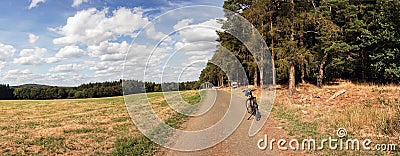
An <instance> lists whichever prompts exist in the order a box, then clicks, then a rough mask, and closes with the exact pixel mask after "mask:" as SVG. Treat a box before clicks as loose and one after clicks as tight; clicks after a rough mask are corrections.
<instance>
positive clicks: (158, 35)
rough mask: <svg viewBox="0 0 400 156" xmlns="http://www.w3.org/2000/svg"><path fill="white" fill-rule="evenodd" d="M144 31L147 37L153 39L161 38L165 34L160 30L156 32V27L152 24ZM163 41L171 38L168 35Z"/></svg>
mask: <svg viewBox="0 0 400 156" xmlns="http://www.w3.org/2000/svg"><path fill="white" fill-rule="evenodd" d="M145 32H146V35H147V37H149V38H151V39H154V40H161V39H163V38H164V37H166V36H167V35H166V34H164V33H162V32H157V31H156V28H155V27H154V25H153V24H151V25H149V26H147V27H146V30H145ZM165 41H171V39H170V38H169V37H166V38H165Z"/></svg>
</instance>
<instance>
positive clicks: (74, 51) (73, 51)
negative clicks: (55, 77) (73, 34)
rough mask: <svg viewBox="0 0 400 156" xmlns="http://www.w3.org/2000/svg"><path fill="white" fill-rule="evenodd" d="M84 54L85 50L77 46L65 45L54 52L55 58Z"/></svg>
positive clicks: (77, 56)
mask: <svg viewBox="0 0 400 156" xmlns="http://www.w3.org/2000/svg"><path fill="white" fill-rule="evenodd" d="M84 54H85V51H84V50H82V49H80V48H79V47H78V46H65V47H63V48H61V49H60V50H59V51H58V53H57V54H56V57H57V58H79V57H82V56H83V55H84Z"/></svg>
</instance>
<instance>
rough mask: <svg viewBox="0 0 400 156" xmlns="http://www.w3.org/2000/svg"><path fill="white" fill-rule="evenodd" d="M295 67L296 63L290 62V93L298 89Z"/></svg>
mask: <svg viewBox="0 0 400 156" xmlns="http://www.w3.org/2000/svg"><path fill="white" fill-rule="evenodd" d="M295 84H296V80H295V68H294V63H290V68H289V95H293V94H294V92H295V91H296V86H295Z"/></svg>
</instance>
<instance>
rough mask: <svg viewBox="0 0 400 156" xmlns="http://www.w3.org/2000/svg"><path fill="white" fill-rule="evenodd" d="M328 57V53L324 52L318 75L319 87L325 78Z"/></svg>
mask: <svg viewBox="0 0 400 156" xmlns="http://www.w3.org/2000/svg"><path fill="white" fill-rule="evenodd" d="M327 59H328V53H325V54H324V57H323V58H322V60H321V63H320V64H319V74H318V76H317V87H320V88H321V87H322V80H323V79H324V68H325V63H326V60H327Z"/></svg>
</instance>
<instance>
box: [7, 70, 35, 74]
mask: <svg viewBox="0 0 400 156" xmlns="http://www.w3.org/2000/svg"><path fill="white" fill-rule="evenodd" d="M7 74H8V75H16V74H32V72H31V71H30V70H29V69H23V70H22V69H14V70H9V71H8V72H7Z"/></svg>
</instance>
